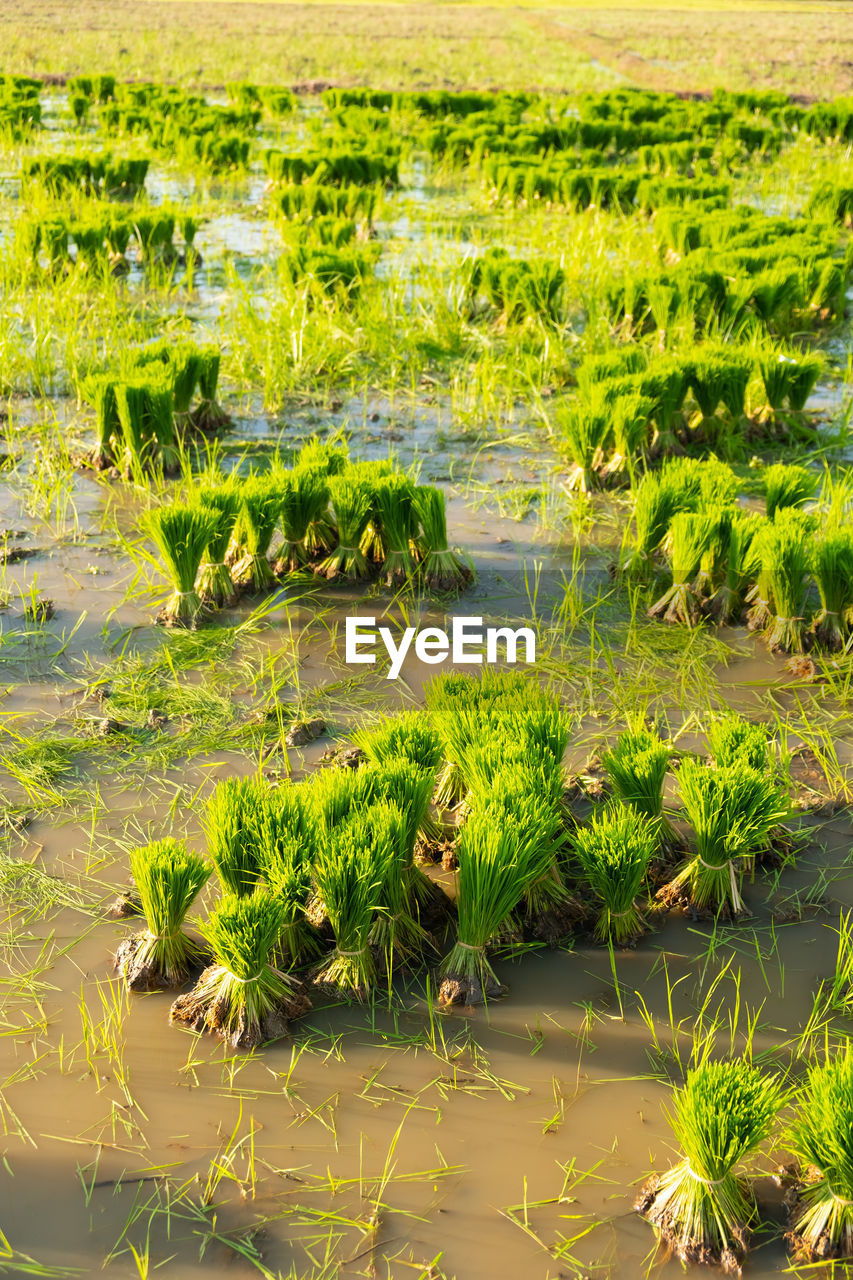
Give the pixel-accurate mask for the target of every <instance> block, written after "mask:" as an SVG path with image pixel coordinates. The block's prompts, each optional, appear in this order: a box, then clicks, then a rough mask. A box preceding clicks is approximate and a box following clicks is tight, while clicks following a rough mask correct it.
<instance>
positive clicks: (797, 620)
mask: <svg viewBox="0 0 853 1280" xmlns="http://www.w3.org/2000/svg"><path fill="white" fill-rule="evenodd" d="M810 535H811V527H810V522H809V521H808V520H807V519H806V518H804V517H803V516H802V514H801V513H800V512H799V511H798V510H797V509H796V508H793V507H790V508H783V509H782V511H781V512H779V513H778V514H777V516H776V519H775V520H774V521H773V522H772V523H770V522H768V523H767V524H766V525H764V526H762V528H761V530H760V531H759V533H758V534H757V535H756V541H755V546H756V551H757V554H758V560H759V584H760V587H761V589H762V590H763V591H766V593H767V595H766V601H767V608H768V615H769V616H768V622H767V643H768V645H769V646H770V648H771V649H772V650H780V651H781V652H782V653H802V652H803V650H804V648H805V635H806V617H805V609H806V595H807V590H808V570H809V558H810V557H809V538H810ZM760 604H761V601H759V607H760Z"/></svg>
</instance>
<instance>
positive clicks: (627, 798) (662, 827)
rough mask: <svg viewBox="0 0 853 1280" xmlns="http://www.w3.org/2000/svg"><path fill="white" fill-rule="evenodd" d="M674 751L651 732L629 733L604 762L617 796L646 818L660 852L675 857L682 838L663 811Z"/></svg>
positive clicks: (642, 730)
mask: <svg viewBox="0 0 853 1280" xmlns="http://www.w3.org/2000/svg"><path fill="white" fill-rule="evenodd" d="M671 756H672V748H671V747H670V746H669V744H668V743H666V742H664V741H662V739H661V738H659V737H658V735H657V734H656V733H652V732H651V731H650V730H649V729H643V728H639V729H626V730H625V732H624V733H622V734H620V735H619V738H618V740H617V742H616V745H615V746H614V747H613V748H611V750H610V751H606V752H605V753H604V757H603V762H604V767H605V769H606V770H607V774H608V777H609V778H610V782H611V784H612V786H613V790H614V791H615V793H616V795H617V796H618V797H619V799H620V800H622V801H623V802H624V803H625V804H627V805H630V806H631V808H632V809H635V810H636V812H637V813H639V814H642V815H643V817H645V818H646V820H647V822H648V823H649V824H650V829H651V830H652V831H653V832H654V835H655V838H656V841H657V845H658V848H660V849H661V850H663V851H664V852H666V853H671V852H672V851H673V850H674V849H677V848H678V847H679V844H680V841H679V838H678V835H677V834H676V832H675V830H674V829H673V826H672V823H671V822H670V821H669V818H668V817H667V816H666V815H665V813H664V810H663V786H664V780H665V778H666V773H667V769H668V768H669V761H670V758H671Z"/></svg>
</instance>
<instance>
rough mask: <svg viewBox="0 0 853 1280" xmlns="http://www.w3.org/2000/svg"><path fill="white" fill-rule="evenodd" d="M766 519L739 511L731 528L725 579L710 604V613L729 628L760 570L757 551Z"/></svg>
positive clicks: (729, 529)
mask: <svg viewBox="0 0 853 1280" xmlns="http://www.w3.org/2000/svg"><path fill="white" fill-rule="evenodd" d="M763 524H764V518H763V517H762V516H760V515H758V514H757V513H755V512H742V511H736V512H734V513H733V515H732V518H731V521H730V523H729V527H728V545H727V547H726V556H725V563H724V566H723V579H722V581H721V583H720V584H719V586H718V587H717V589H716V591H715V592H714V594H713V595H712V597H711V599H710V601H709V603H708V611H709V613H710V614H711V616H712V617H713V618H715V619H716V621H717V622H719V623H721V624H722V625H724V626H726V625H729V624H730V623H734V622H738V621H740V619H741V617H742V614H743V610H744V607H745V603H746V598H747V593H748V591H749V587H750V584H751V583H752V582H753V581H754V577H755V573H756V570H757V567H758V566H757V560H756V553H755V550H754V547H755V539H756V536H757V534H758V532H759V530H760V529H761V527H762V525H763Z"/></svg>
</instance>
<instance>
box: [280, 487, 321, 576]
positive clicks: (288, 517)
mask: <svg viewBox="0 0 853 1280" xmlns="http://www.w3.org/2000/svg"><path fill="white" fill-rule="evenodd" d="M276 485H277V489H278V496H279V502H280V506H281V523H282V529H283V531H284V542H283V544H282V546H281V549H280V551H279V553H278V560H277V561H276V565H275V571H276V573H296V572H297V571H298V570H300V569H304V568H305V566H306V565H307V564H308V561H309V559H310V555H311V551H310V546H309V532H310V530H311V529H312V528H316V526H317V525H318V523H319V522H320V520H321V518H322V517H323V515H324V513H325V511H326V508H327V506H328V502H329V486H328V481H327V479H326V477H325V476H324V475H323V474H322V472H320V471H316V470H313V469H312V468H309V467H296V468H295V469H294V470H293V471H286V472H283V473H281V474H278V475H277V476H276Z"/></svg>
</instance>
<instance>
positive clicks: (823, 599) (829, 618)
mask: <svg viewBox="0 0 853 1280" xmlns="http://www.w3.org/2000/svg"><path fill="white" fill-rule="evenodd" d="M811 569H812V573H813V574H814V578H815V581H816V583H817V589H818V592H819V593H820V612H819V613H818V615H817V616H816V617H815V619H814V621H813V623H812V630H813V632H814V637H815V639H816V640H817V642H818V644H820V645H823V647H824V648H826V649H843V648H844V646H845V645H846V643H847V639H848V637H849V635H850V623H851V619H853V531H851V529H850V528H848V527H846V526H845V527H843V528H840V529H836V530H830V531H829V532H828V533H824V534H823V535H822V536H821V537H819V538H818V539H817V541H816V542H814V543H813V544H812V547H811Z"/></svg>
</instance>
